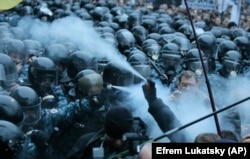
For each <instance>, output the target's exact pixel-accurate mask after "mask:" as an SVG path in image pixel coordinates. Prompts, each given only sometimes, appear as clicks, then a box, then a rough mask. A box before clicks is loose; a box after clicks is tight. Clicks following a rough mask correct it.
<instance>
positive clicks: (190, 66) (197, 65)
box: [185, 48, 208, 77]
mask: <svg viewBox="0 0 250 159" xmlns="http://www.w3.org/2000/svg"><path fill="white" fill-rule="evenodd" d="M201 56H202V59H203V63H204V65H205V69H206V70H205V71H207V70H208V61H207V57H206V56H205V54H204V53H203V52H202V51H201ZM185 65H186V69H187V70H190V71H193V72H194V73H195V74H196V76H197V77H201V76H202V74H203V71H204V70H203V67H202V64H201V61H200V55H199V50H198V49H197V48H194V49H190V50H189V51H188V52H187V54H186V56H185Z"/></svg>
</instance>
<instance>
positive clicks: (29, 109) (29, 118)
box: [22, 99, 41, 125]
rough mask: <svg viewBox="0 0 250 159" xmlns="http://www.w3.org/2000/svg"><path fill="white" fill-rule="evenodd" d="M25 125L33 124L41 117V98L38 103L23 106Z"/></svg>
mask: <svg viewBox="0 0 250 159" xmlns="http://www.w3.org/2000/svg"><path fill="white" fill-rule="evenodd" d="M22 109H23V112H24V125H32V124H35V123H37V122H38V121H39V120H40V119H41V99H40V102H39V103H38V104H37V105H34V106H23V107H22Z"/></svg>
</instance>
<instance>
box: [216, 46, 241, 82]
mask: <svg viewBox="0 0 250 159" xmlns="http://www.w3.org/2000/svg"><path fill="white" fill-rule="evenodd" d="M241 68H242V56H241V54H240V53H239V52H238V51H236V50H230V51H227V52H226V53H225V55H224V56H223V57H222V67H221V69H220V70H219V72H220V74H221V75H222V76H223V77H235V76H237V74H238V73H239V72H240V71H241Z"/></svg>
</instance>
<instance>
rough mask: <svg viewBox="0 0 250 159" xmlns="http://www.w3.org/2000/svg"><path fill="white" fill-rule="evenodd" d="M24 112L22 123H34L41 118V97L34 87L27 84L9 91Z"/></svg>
mask: <svg viewBox="0 0 250 159" xmlns="http://www.w3.org/2000/svg"><path fill="white" fill-rule="evenodd" d="M10 96H11V97H12V98H14V99H15V100H16V101H17V102H18V103H19V104H20V106H21V108H22V110H23V112H24V122H23V124H24V125H33V124H36V123H37V122H38V121H39V120H40V119H41V98H39V97H38V95H37V93H36V92H35V90H34V89H32V88H31V87H27V86H20V87H18V88H16V89H15V90H14V91H12V92H11V94H10Z"/></svg>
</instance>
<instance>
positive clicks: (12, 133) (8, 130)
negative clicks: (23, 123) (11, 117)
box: [0, 120, 28, 159]
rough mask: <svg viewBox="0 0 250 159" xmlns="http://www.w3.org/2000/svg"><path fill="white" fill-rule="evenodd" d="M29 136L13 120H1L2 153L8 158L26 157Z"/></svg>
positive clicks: (0, 147)
mask: <svg viewBox="0 0 250 159" xmlns="http://www.w3.org/2000/svg"><path fill="white" fill-rule="evenodd" d="M27 143H28V142H27V138H26V137H25V134H24V133H23V131H22V130H21V129H20V128H19V127H17V126H16V125H15V124H13V123H12V122H9V121H6V120H0V154H1V155H2V156H4V158H6V159H16V158H18V159H25V155H26V150H27Z"/></svg>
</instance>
